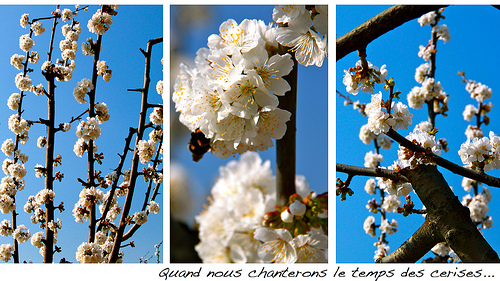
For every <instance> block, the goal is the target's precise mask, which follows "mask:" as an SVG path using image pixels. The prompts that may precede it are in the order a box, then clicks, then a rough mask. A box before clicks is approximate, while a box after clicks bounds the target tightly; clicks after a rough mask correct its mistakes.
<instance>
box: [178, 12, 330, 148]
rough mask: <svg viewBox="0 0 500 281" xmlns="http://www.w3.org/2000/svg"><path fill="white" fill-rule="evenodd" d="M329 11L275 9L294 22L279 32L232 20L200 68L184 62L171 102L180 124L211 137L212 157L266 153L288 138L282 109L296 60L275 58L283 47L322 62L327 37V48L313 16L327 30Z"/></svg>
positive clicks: (202, 55) (304, 59) (211, 41)
mask: <svg viewBox="0 0 500 281" xmlns="http://www.w3.org/2000/svg"><path fill="white" fill-rule="evenodd" d="M323 8H326V6H325V7H321V8H319V7H318V8H317V9H318V10H317V11H315V12H310V11H309V10H306V9H305V6H296V7H295V6H286V7H285V6H277V7H276V8H275V10H274V14H273V17H274V18H275V20H276V21H278V22H279V23H281V24H283V25H288V26H287V27H279V28H278V27H273V26H272V24H269V25H266V24H265V23H264V22H263V21H260V20H248V19H245V20H243V21H242V22H241V23H240V24H238V23H237V22H235V21H234V20H232V19H229V20H227V21H225V22H223V23H222V24H221V25H220V27H219V32H220V33H219V34H218V35H217V34H213V35H211V36H209V38H208V43H207V45H208V48H201V49H199V50H198V52H197V57H196V58H195V64H196V67H195V68H189V67H187V66H186V65H184V64H181V71H180V74H179V75H178V77H177V80H176V82H175V85H174V90H175V91H174V93H173V96H172V100H173V101H174V102H175V108H176V111H178V112H180V117H179V119H180V122H181V123H183V124H184V125H185V126H187V127H188V128H189V130H190V131H191V132H196V131H197V130H200V131H201V132H202V134H203V135H204V136H205V137H206V138H207V139H209V140H210V143H209V146H210V150H211V152H212V154H215V155H217V156H218V157H220V158H228V157H230V156H232V155H234V154H236V153H239V154H242V153H244V152H246V151H248V150H251V151H256V150H260V151H262V150H266V149H268V148H269V147H271V146H273V142H272V139H281V138H282V137H283V135H284V133H285V131H286V122H287V121H288V120H289V118H290V115H291V114H290V112H288V111H286V110H282V109H280V108H278V104H279V101H278V96H283V95H285V93H286V92H288V91H289V90H290V89H291V88H290V85H289V84H288V82H287V81H286V80H284V79H283V76H286V75H287V74H288V73H290V71H291V70H292V68H293V60H292V56H291V55H290V54H284V55H280V54H277V51H278V43H279V42H280V43H281V44H283V45H285V46H289V47H291V48H293V50H295V54H296V57H297V60H298V61H299V62H301V63H303V64H305V65H311V64H316V65H321V64H322V61H323V58H324V56H325V55H326V53H325V51H324V50H326V49H325V48H326V35H325V38H324V40H325V43H322V42H323V41H322V39H321V38H320V37H319V35H317V33H316V32H315V31H314V29H316V30H317V29H321V28H319V27H316V28H314V27H312V21H313V20H311V18H315V19H317V21H318V23H317V25H318V26H322V25H323V23H324V22H322V20H321V19H322V18H323V20H325V19H326V18H325V16H326V15H327V13H326V9H323ZM323 10H324V11H325V12H321V11H323ZM318 13H319V14H318ZM307 19H308V20H307ZM325 26H326V25H325ZM318 40H320V41H321V42H319V41H318ZM322 48H323V49H322Z"/></svg>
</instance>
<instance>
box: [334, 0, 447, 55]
mask: <svg viewBox="0 0 500 281" xmlns="http://www.w3.org/2000/svg"><path fill="white" fill-rule="evenodd" d="M445 6H446V5H436V6H434V5H433V6H427V5H416V6H412V5H396V6H393V7H391V8H389V9H387V10H385V11H383V12H382V13H380V14H378V15H376V16H375V17H373V18H371V19H369V20H367V21H365V22H364V23H362V24H361V25H360V26H358V27H356V28H355V29H353V30H351V31H349V32H348V33H346V34H344V35H342V36H341V37H339V38H337V42H336V45H337V48H336V49H337V61H338V60H340V59H341V58H343V57H345V56H346V55H348V54H349V53H351V52H353V51H356V50H359V49H360V48H364V47H366V46H367V45H368V44H369V43H370V42H372V41H373V40H375V39H377V38H378V37H380V36H381V35H383V34H385V33H387V32H389V31H391V30H393V29H394V28H396V27H398V26H400V25H402V24H404V23H405V22H407V21H410V20H413V19H416V18H418V17H420V16H421V15H423V14H425V13H427V12H430V11H434V10H437V9H439V8H441V7H445Z"/></svg>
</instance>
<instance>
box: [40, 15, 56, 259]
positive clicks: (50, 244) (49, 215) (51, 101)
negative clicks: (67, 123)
mask: <svg viewBox="0 0 500 281" xmlns="http://www.w3.org/2000/svg"><path fill="white" fill-rule="evenodd" d="M57 8H59V5H58V6H57ZM56 25H57V18H54V23H53V25H52V35H51V40H50V45H49V52H48V53H47V55H48V60H49V61H50V60H51V56H52V50H53V44H54V34H55V29H56ZM45 79H46V80H47V88H48V92H47V103H48V112H47V123H46V126H47V144H46V154H45V171H46V174H45V189H48V190H53V189H54V144H55V132H56V130H55V125H54V124H55V114H56V110H55V109H56V99H55V88H56V85H55V74H54V73H53V72H50V73H46V75H45ZM53 221H54V203H53V201H52V200H47V202H45V242H44V243H45V253H44V260H43V262H44V263H52V261H53V259H54V231H53V230H52V229H50V228H49V223H50V222H53Z"/></svg>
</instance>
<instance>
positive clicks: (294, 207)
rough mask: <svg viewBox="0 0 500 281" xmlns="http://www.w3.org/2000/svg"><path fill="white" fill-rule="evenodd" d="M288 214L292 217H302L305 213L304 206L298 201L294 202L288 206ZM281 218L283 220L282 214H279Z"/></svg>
mask: <svg viewBox="0 0 500 281" xmlns="http://www.w3.org/2000/svg"><path fill="white" fill-rule="evenodd" d="M290 213H292V214H293V215H294V216H299V217H301V216H303V215H304V214H305V213H306V205H304V203H302V202H300V201H298V200H297V201H295V202H293V203H292V204H290ZM281 218H283V213H281Z"/></svg>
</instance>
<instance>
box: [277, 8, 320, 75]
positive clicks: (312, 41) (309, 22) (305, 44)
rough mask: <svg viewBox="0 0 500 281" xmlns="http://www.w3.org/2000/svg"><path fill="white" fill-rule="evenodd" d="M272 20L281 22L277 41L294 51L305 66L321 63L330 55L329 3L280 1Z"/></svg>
mask: <svg viewBox="0 0 500 281" xmlns="http://www.w3.org/2000/svg"><path fill="white" fill-rule="evenodd" d="M273 20H274V21H275V22H276V23H278V24H280V27H278V28H277V29H276V31H275V36H276V41H278V43H280V44H281V45H283V46H286V47H289V48H291V49H292V50H293V51H294V52H295V58H296V59H297V61H298V62H299V63H300V64H302V65H305V66H308V65H316V66H318V67H320V66H321V65H322V64H323V60H324V58H325V57H328V6H327V5H315V6H314V8H313V9H312V10H307V9H306V6H305V5H277V6H276V7H275V8H274V10H273Z"/></svg>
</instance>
